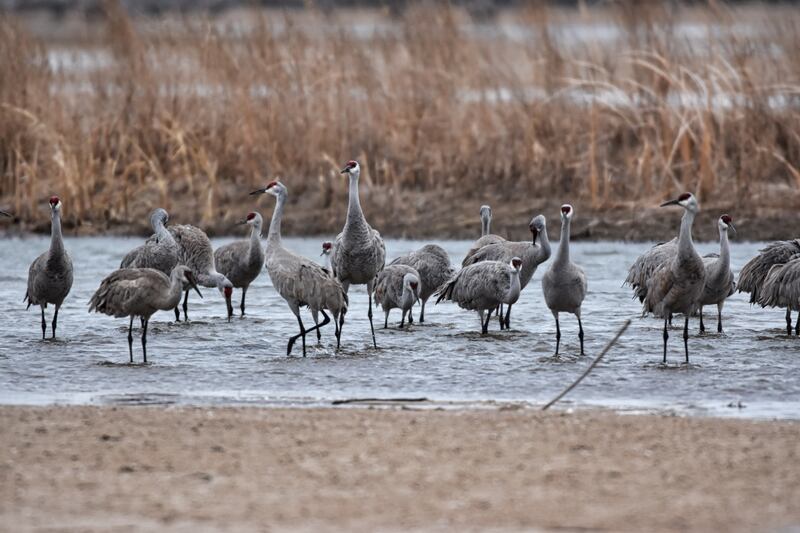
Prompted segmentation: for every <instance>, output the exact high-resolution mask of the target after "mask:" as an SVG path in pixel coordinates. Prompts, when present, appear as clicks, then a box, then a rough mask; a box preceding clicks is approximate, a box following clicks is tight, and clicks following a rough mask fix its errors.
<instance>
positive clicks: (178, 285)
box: [163, 268, 183, 308]
mask: <svg viewBox="0 0 800 533" xmlns="http://www.w3.org/2000/svg"><path fill="white" fill-rule="evenodd" d="M182 292H183V282H182V281H181V277H180V273H179V271H178V269H177V268H175V269H173V270H172V274H171V275H170V277H169V291H168V293H167V295H166V297H165V298H164V299H165V300H166V301H167V305H164V306H163V307H164V308H170V307H175V306H176V305H178V302H180V301H181V293H182Z"/></svg>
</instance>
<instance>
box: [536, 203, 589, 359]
mask: <svg viewBox="0 0 800 533" xmlns="http://www.w3.org/2000/svg"><path fill="white" fill-rule="evenodd" d="M574 213H575V210H574V209H572V206H571V205H569V204H564V205H562V206H561V240H560V241H559V243H558V251H557V252H556V257H555V259H554V260H553V262H552V263H551V264H550V268H549V269H547V272H545V274H544V276H543V277H542V291H543V292H544V301H545V302H546V303H547V307H548V308H550V312H552V313H553V318H555V319H556V355H558V347H559V345H560V344H561V327H560V326H559V323H558V314H559V313H572V314H573V315H575V316H576V317H578V338H579V339H580V341H581V355H583V323H582V322H581V305H582V304H583V299H584V298H585V297H586V289H587V283H586V274H585V273H584V271H583V269H582V268H581V267H579V266H578V265H576V264H575V263H573V262H572V261H571V260H570V257H569V230H570V225H571V223H572V216H573V215H574Z"/></svg>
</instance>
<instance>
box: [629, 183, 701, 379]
mask: <svg viewBox="0 0 800 533" xmlns="http://www.w3.org/2000/svg"><path fill="white" fill-rule="evenodd" d="M669 205H679V206H681V207H683V209H684V213H683V218H682V219H681V229H680V232H679V233H678V253H677V254H676V255H675V257H673V258H672V259H670V260H669V261H667V262H666V263H664V264H663V265H661V266H660V267H658V268H657V269H656V271H655V272H653V275H652V277H651V278H650V279H648V280H647V293H646V294H645V296H644V302H643V303H644V305H643V310H642V316H644V315H646V314H647V313H653V314H655V315H656V316H662V317H664V363H665V364H666V362H667V339H668V338H669V333H668V331H667V328H668V323H669V317H670V315H671V314H672V313H683V314H684V315H685V317H686V318H685V322H684V326H683V346H684V350H685V352H686V363H687V364H688V363H689V317H690V316H691V315H692V313H694V312H695V311H696V310H697V308H698V307H699V302H700V297H701V296H702V294H703V286H704V282H705V275H706V270H705V265H704V264H703V259H702V258H701V257H700V255H699V254H698V253H697V250H695V247H694V243H693V242H692V224H693V223H694V219H695V216H696V215H697V213H698V212H699V211H700V205H699V204H698V203H697V200H696V199H695V197H694V195H693V194H691V193H688V192H687V193H683V194H681V195H680V196H679V197H678V198H677V199H675V200H670V201H669V202H665V203H663V204H661V207H665V206H669Z"/></svg>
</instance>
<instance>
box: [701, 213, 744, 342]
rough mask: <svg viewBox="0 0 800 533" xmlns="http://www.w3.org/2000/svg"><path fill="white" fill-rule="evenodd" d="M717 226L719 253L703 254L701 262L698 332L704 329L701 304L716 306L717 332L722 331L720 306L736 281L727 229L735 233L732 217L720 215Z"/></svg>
mask: <svg viewBox="0 0 800 533" xmlns="http://www.w3.org/2000/svg"><path fill="white" fill-rule="evenodd" d="M717 226H718V227H719V254H707V255H705V256H703V264H704V265H705V269H706V277H705V282H704V284H703V294H702V296H701V297H700V309H699V311H698V313H699V314H700V332H701V333H702V332H704V331H705V330H706V328H705V325H704V324H703V306H704V305H716V306H717V332H718V333H722V307H723V306H724V305H725V300H726V299H727V298H728V296H730V295H731V294H733V291H734V290H735V289H736V283H735V282H734V281H733V272H732V271H731V249H730V244H729V243H728V229H731V230H732V231H733V232H734V233H736V228H735V227H733V219H732V218H731V216H730V215H722V216H721V217H719V219H718V220H717Z"/></svg>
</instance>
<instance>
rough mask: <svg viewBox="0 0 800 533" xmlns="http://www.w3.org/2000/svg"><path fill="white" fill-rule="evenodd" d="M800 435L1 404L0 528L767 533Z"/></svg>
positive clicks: (799, 453)
mask: <svg viewBox="0 0 800 533" xmlns="http://www.w3.org/2000/svg"><path fill="white" fill-rule="evenodd" d="M789 525H794V526H795V527H798V525H800V424H798V423H794V422H754V421H745V420H720V419H703V418H679V417H671V416H661V415H648V416H644V415H642V416H638V415H637V416H631V415H617V414H613V413H608V412H603V411H587V412H578V413H573V414H570V413H566V412H558V411H555V412H547V413H541V412H538V411H532V410H525V409H522V410H515V409H501V410H456V411H434V410H422V411H420V410H401V409H361V408H359V409H270V408H161V407H0V530H14V531H30V530H40V528H41V529H46V530H47V531H66V530H69V531H74V530H80V531H108V530H113V531H131V530H134V529H135V530H137V531H138V530H167V531H195V530H198V529H201V530H226V531H249V530H267V529H269V530H301V531H312V530H313V531H319V530H349V531H353V530H355V531H376V530H378V531H380V530H382V531H387V530H392V531H396V530H407V529H426V530H429V529H438V530H464V529H467V530H485V529H490V528H491V529H498V530H520V529H530V528H541V529H544V530H548V529H559V530H561V529H567V530H571V529H576V530H582V529H600V530H637V531H644V530H647V531H671V530H686V529H691V530H703V531H712V530H716V531H722V530H727V531H730V530H740V531H752V530H760V531H764V530H770V529H774V528H780V527H784V526H789Z"/></svg>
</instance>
